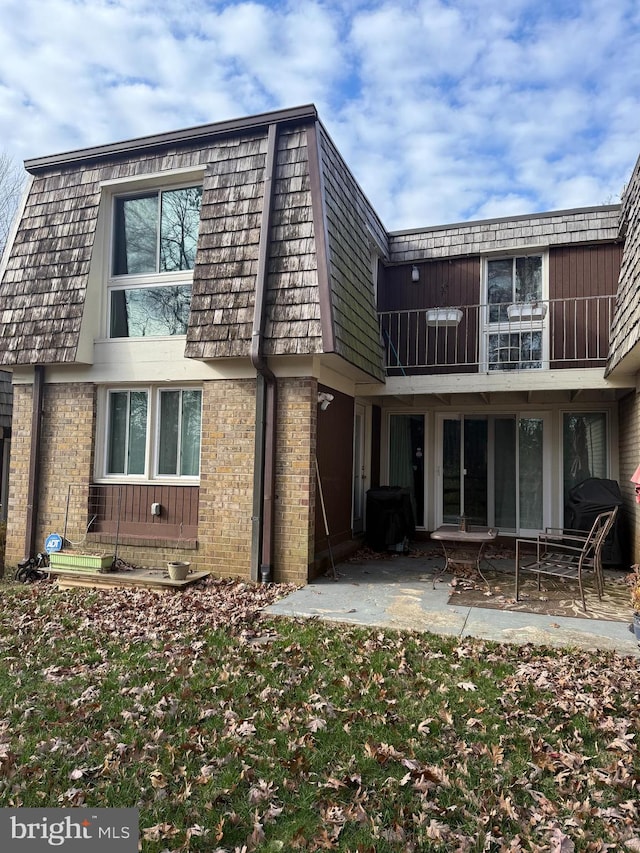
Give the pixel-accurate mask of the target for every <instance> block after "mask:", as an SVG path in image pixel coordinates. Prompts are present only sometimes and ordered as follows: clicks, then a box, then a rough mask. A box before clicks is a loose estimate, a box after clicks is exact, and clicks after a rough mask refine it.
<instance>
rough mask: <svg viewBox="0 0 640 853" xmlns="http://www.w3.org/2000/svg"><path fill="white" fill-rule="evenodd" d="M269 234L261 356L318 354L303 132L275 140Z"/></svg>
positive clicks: (319, 343)
mask: <svg viewBox="0 0 640 853" xmlns="http://www.w3.org/2000/svg"><path fill="white" fill-rule="evenodd" d="M270 236H271V242H270V257H269V271H268V276H267V317H266V323H265V346H264V351H265V355H307V354H316V353H321V352H322V331H321V325H320V301H319V293H318V274H317V270H318V259H317V252H316V240H315V231H314V222H313V210H312V202H311V187H310V180H309V158H308V151H307V135H306V132H305V131H304V130H303V129H296V130H291V131H285V132H283V133H281V134H280V137H279V140H278V157H277V163H276V176H275V186H274V199H273V220H272V227H271V235H270Z"/></svg>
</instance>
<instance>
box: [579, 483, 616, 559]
mask: <svg viewBox="0 0 640 853" xmlns="http://www.w3.org/2000/svg"><path fill="white" fill-rule="evenodd" d="M622 503H623V501H622V494H621V492H620V486H619V485H618V483H617V482H616V481H615V480H605V479H602V478H600V477H589V478H588V479H587V480H583V481H582V482H581V483H578V484H577V486H574V487H573V488H572V489H571V490H570V491H569V496H568V498H567V503H566V506H565V508H564V525H565V527H568V528H569V529H570V530H591V527H592V525H593V522H594V521H595V520H596V516H597V515H598V514H599V513H601V512H606V511H607V510H608V509H613V508H614V507H616V506H617V507H620V509H619V511H618V515H617V516H616V522H615V524H614V526H613V529H612V530H611V532H610V533H609V535H608V536H607V540H606V542H605V544H604V548H603V549H602V562H603V564H604V565H609V566H618V565H621V564H622V563H624V562H625V561H626V554H627V547H626V536H625V533H624V518H623V513H622Z"/></svg>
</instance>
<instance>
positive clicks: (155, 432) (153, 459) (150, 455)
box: [94, 383, 203, 485]
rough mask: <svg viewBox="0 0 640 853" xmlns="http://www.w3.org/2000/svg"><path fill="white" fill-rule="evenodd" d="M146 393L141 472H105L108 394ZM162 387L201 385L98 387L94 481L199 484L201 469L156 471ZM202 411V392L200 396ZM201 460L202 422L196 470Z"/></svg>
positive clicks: (195, 387) (183, 388)
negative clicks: (191, 472)
mask: <svg viewBox="0 0 640 853" xmlns="http://www.w3.org/2000/svg"><path fill="white" fill-rule="evenodd" d="M140 391H143V392H145V393H146V394H147V424H146V435H145V464H144V473H142V474H122V473H116V474H110V473H108V472H107V465H108V452H109V441H108V438H109V436H108V430H109V422H110V397H111V394H112V393H118V392H140ZM162 391H200V394H201V395H202V392H203V389H202V386H201V385H195V384H194V385H189V384H179V385H178V384H173V383H171V384H144V385H135V384H128V385H108V386H104V387H102V388H100V389H99V391H98V408H97V430H96V436H97V447H96V456H95V459H96V464H95V471H94V481H95V482H96V483H114V482H121V483H151V482H152V483H164V484H167V485H168V484H173V485H177V484H179V485H199V483H200V473H198V475H197V476H192V475H182V474H158V463H159V437H160V396H161V392H162ZM201 412H202V396H201ZM201 462H202V426H201V429H200V460H199V464H198V470H199V471H201Z"/></svg>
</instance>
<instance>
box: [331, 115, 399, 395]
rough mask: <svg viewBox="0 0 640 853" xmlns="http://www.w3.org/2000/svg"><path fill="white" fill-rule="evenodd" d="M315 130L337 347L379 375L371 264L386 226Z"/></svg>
mask: <svg viewBox="0 0 640 853" xmlns="http://www.w3.org/2000/svg"><path fill="white" fill-rule="evenodd" d="M318 132H319V138H320V154H321V168H322V180H323V188H324V194H325V195H324V203H325V216H326V222H325V227H326V232H327V238H328V263H329V279H330V291H331V293H330V297H331V310H332V314H333V317H332V319H333V324H334V325H333V331H334V338H335V350H336V352H337V353H338V355H341V356H342V357H343V358H345V359H346V360H347V361H348V362H350V363H351V364H353V365H355V366H357V367H359V368H361V369H362V370H364V371H365V372H366V373H368V374H369V375H370V376H373V377H375V378H377V379H381V378H382V377H383V375H384V371H383V351H382V346H381V343H380V331H379V327H378V320H377V315H376V307H375V294H374V281H373V270H374V258H376V257H377V256H378V255H382V256H383V257H384V258H386V257H387V254H388V247H387V235H386V231H385V230H384V227H383V226H382V223H381V222H380V220H379V219H378V216H377V214H376V213H375V211H374V210H373V208H372V207H371V205H370V204H369V202H368V200H367V199H366V197H365V195H364V194H363V192H362V190H361V189H360V187H359V186H358V184H357V183H356V181H355V179H354V178H353V176H352V175H351V173H350V171H349V170H348V168H347V166H346V165H345V163H344V161H343V159H342V157H341V156H340V154H339V153H338V151H337V149H336V148H335V146H334V145H333V143H332V142H331V140H330V138H329V137H328V135H327V133H326V132H325V130H324V128H322V126H321V125H319V126H318Z"/></svg>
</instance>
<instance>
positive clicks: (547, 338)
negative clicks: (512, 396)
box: [378, 296, 615, 376]
mask: <svg viewBox="0 0 640 853" xmlns="http://www.w3.org/2000/svg"><path fill="white" fill-rule="evenodd" d="M614 304H615V296H588V297H579V298H575V299H547V300H538V301H536V302H523V303H511V304H506V303H505V304H491V305H488V304H479V305H461V306H441V307H431V308H419V309H411V310H406V311H382V312H380V313H379V314H378V317H379V322H380V331H381V334H382V340H383V343H384V347H385V354H386V365H387V374H388V375H389V376H402V375H416V374H430V373H471V372H478V373H485V372H487V373H488V372H491V371H497V370H540V369H559V368H578V367H600V366H602V367H604V364H605V362H606V359H607V355H608V353H609V329H610V327H611V320H612V317H613V308H614Z"/></svg>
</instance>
